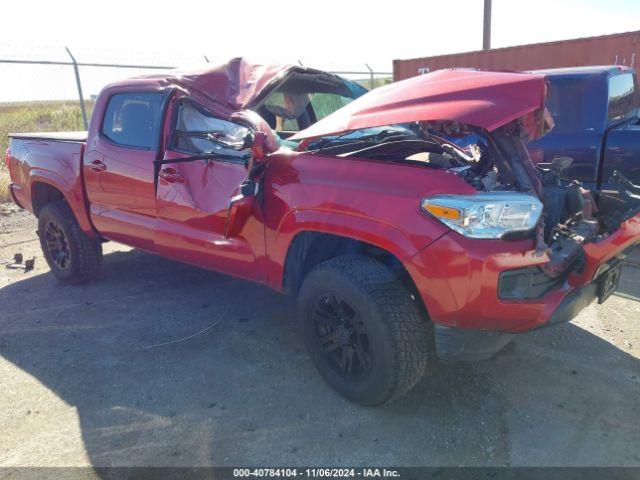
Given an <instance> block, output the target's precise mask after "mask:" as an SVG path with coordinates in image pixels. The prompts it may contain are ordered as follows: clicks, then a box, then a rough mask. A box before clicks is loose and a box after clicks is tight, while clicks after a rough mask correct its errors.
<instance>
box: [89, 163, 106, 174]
mask: <svg viewBox="0 0 640 480" xmlns="http://www.w3.org/2000/svg"><path fill="white" fill-rule="evenodd" d="M89 168H90V169H91V170H93V171H94V172H104V171H105V170H106V169H107V166H106V165H105V164H104V163H102V162H101V161H100V160H94V161H92V162H91V163H89Z"/></svg>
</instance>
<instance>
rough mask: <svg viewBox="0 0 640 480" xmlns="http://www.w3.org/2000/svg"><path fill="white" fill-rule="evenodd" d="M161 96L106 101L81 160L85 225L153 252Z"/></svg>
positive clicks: (118, 95)
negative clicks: (88, 210) (88, 219)
mask: <svg viewBox="0 0 640 480" xmlns="http://www.w3.org/2000/svg"><path fill="white" fill-rule="evenodd" d="M164 98H165V95H164V93H161V92H158V93H148V92H131V91H127V92H122V93H113V94H112V95H110V96H109V97H108V100H107V102H108V103H107V104H106V106H105V107H104V111H105V114H104V117H103V118H102V120H101V122H100V125H98V126H97V127H96V126H93V125H92V129H93V130H92V135H90V138H91V143H90V144H89V145H88V146H87V152H86V154H85V156H84V160H83V173H84V179H85V185H86V189H87V197H88V199H89V204H90V206H91V220H92V222H93V224H94V225H95V227H96V229H97V230H98V231H99V232H101V233H102V234H103V235H104V236H105V237H107V238H109V239H112V240H115V241H119V242H122V243H125V244H127V245H131V246H134V247H138V248H142V249H145V250H149V251H153V250H154V243H153V235H154V229H155V221H156V197H155V188H154V163H153V162H154V160H155V159H156V155H157V149H158V140H159V134H160V125H161V123H162V122H161V117H162V104H163V100H164Z"/></svg>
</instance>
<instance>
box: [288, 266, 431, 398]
mask: <svg viewBox="0 0 640 480" xmlns="http://www.w3.org/2000/svg"><path fill="white" fill-rule="evenodd" d="M298 312H299V316H300V320H301V322H302V325H301V328H302V334H303V338H304V343H305V346H306V348H307V351H308V352H309V354H310V355H311V359H312V360H313V363H314V364H315V366H316V367H317V369H318V370H319V371H320V374H321V375H322V376H323V378H324V379H325V381H326V382H327V383H328V384H329V385H330V386H331V387H333V388H334V389H335V390H337V391H338V392H339V393H340V394H341V395H343V396H345V397H346V398H348V399H349V400H352V401H354V402H357V403H360V404H363V405H379V404H382V403H385V402H390V401H393V400H395V399H396V398H398V397H400V396H401V395H403V394H404V393H405V392H407V391H408V390H409V389H411V388H412V387H413V386H414V385H415V384H416V383H417V381H418V380H419V379H420V378H421V377H422V375H423V374H424V372H425V369H426V365H427V357H428V344H429V342H428V329H427V324H426V322H425V320H424V319H423V316H422V315H421V312H420V309H419V308H418V306H417V305H416V302H415V300H414V299H413V298H412V296H411V294H410V292H409V291H408V289H407V288H406V287H404V285H403V284H402V283H401V282H400V281H399V280H398V278H397V277H396V276H395V275H394V274H393V272H391V271H390V270H389V269H388V268H386V267H385V266H384V265H383V264H382V263H380V262H378V261H376V260H374V259H372V258H368V257H363V256H358V255H346V256H341V257H336V258H333V259H330V260H328V261H326V262H323V263H321V264H320V265H318V266H317V267H316V268H315V269H313V270H312V271H311V272H310V273H309V274H308V275H307V276H306V278H305V279H304V282H303V284H302V287H301V289H300V294H299V297H298Z"/></svg>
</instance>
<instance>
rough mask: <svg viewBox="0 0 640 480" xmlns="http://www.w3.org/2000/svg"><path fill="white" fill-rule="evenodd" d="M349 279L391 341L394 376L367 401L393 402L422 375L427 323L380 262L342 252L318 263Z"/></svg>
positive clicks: (426, 347)
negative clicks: (369, 303)
mask: <svg viewBox="0 0 640 480" xmlns="http://www.w3.org/2000/svg"><path fill="white" fill-rule="evenodd" d="M316 269H332V270H335V271H338V272H339V273H340V274H341V275H344V276H345V277H347V278H348V279H350V280H351V281H352V282H353V283H354V284H355V285H357V287H358V288H359V289H360V290H361V291H362V292H363V293H364V294H365V295H366V296H368V297H369V298H370V299H371V300H372V301H373V302H375V304H376V305H377V306H378V308H379V309H381V311H382V312H383V318H384V319H385V321H386V323H387V324H388V326H389V327H390V330H391V332H392V335H393V342H394V344H395V347H396V348H395V365H394V368H393V371H394V372H395V378H394V379H393V381H392V382H391V383H390V384H389V385H388V386H387V388H386V389H385V390H384V391H383V392H382V393H381V394H380V395H379V396H378V398H375V399H371V401H367V402H362V403H366V404H368V405H379V404H382V403H387V402H393V401H394V400H396V399H397V398H398V397H400V396H402V395H404V394H405V393H406V392H407V391H409V390H410V389H411V388H412V387H413V386H414V385H415V384H416V383H417V382H418V380H419V379H420V378H421V377H422V376H423V375H424V372H425V370H426V367H427V361H428V352H429V337H428V331H429V330H428V325H427V321H426V320H425V319H424V317H423V315H422V314H421V311H420V309H419V307H418V305H416V302H415V300H414V299H413V298H412V296H411V293H410V292H409V290H408V289H407V288H406V287H405V286H404V285H403V284H402V283H401V281H400V280H399V279H398V277H397V276H396V275H395V274H394V273H393V272H392V271H391V270H390V269H389V268H387V267H386V266H385V265H384V264H382V263H381V262H379V261H377V260H375V259H373V258H371V257H366V256H363V255H355V254H350V255H343V256H338V257H334V258H332V259H330V260H327V261H325V262H323V263H321V264H319V265H318V266H317V267H316Z"/></svg>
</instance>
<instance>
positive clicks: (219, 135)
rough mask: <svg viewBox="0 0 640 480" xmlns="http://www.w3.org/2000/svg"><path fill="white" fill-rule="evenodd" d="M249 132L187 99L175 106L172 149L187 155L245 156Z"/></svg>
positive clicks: (243, 127)
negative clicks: (210, 113) (205, 110)
mask: <svg viewBox="0 0 640 480" xmlns="http://www.w3.org/2000/svg"><path fill="white" fill-rule="evenodd" d="M250 134H251V131H250V130H249V129H248V128H247V127H245V126H243V125H239V124H237V123H234V122H229V121H227V120H222V119H220V118H216V117H214V116H212V115H209V114H207V113H205V112H204V111H202V110H200V109H198V108H197V107H196V106H194V105H193V104H192V103H190V102H183V103H182V104H181V105H180V106H179V110H178V116H177V121H176V127H175V132H174V148H175V149H176V150H178V151H182V152H185V153H191V154H216V153H223V154H225V155H237V156H238V158H243V157H245V156H246V153H247V152H246V148H245V139H246V138H247V137H248V136H249V135H250Z"/></svg>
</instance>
